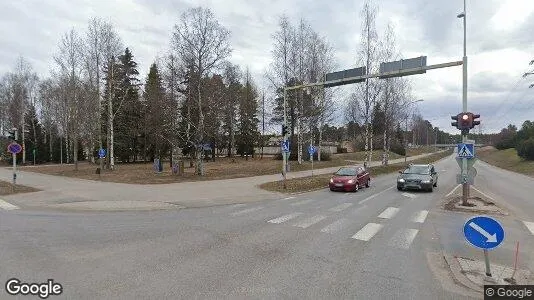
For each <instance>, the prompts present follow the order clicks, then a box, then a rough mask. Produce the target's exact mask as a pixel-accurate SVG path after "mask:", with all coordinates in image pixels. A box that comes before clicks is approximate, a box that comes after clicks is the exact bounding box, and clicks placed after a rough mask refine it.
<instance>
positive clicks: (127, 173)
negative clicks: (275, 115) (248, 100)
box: [19, 150, 403, 184]
mask: <svg viewBox="0 0 534 300" xmlns="http://www.w3.org/2000/svg"><path fill="white" fill-rule="evenodd" d="M381 155H382V151H381V150H378V151H373V160H380V159H381ZM402 157H403V156H400V155H397V154H394V153H391V155H390V159H396V158H402ZM364 158H365V152H355V153H341V154H334V155H333V156H332V160H330V161H320V162H319V161H314V163H313V167H314V169H320V168H329V167H338V166H344V165H349V164H354V163H355V162H359V163H363V160H364ZM97 167H98V165H94V164H91V163H88V162H80V163H79V164H78V171H75V170H74V166H73V165H43V166H21V167H20V168H19V169H20V170H22V171H27V172H36V173H43V174H50V175H57V176H68V177H75V178H82V179H89V180H100V179H99V175H98V174H96V172H95V171H96V168H97ZM290 168H291V172H296V171H306V170H311V162H310V161H305V162H304V163H303V164H301V165H299V164H298V163H297V162H296V161H291V162H290ZM281 169H282V161H280V160H274V159H273V158H272V157H267V156H266V157H264V158H263V159H260V158H259V157H256V158H250V157H249V159H248V160H247V159H245V158H242V157H236V158H235V160H233V161H232V159H230V158H226V157H224V158H222V157H221V158H216V160H215V161H214V162H213V161H205V162H204V170H205V176H203V177H200V176H196V175H195V174H194V172H195V168H194V167H193V168H190V167H189V160H186V161H185V174H184V175H183V176H179V175H174V174H172V170H171V168H170V165H169V162H168V161H167V162H165V163H163V172H162V173H159V174H158V173H156V172H155V171H154V169H153V168H152V164H151V163H136V164H133V163H132V164H117V165H115V170H114V171H109V170H104V172H102V174H101V180H102V181H108V182H120V183H132V184H158V183H173V182H184V181H200V180H214V179H229V178H241V177H250V176H258V175H270V174H279V173H280V172H281Z"/></svg>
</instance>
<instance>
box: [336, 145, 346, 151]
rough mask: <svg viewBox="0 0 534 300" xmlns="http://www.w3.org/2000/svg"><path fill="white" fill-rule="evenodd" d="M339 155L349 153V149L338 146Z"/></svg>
mask: <svg viewBox="0 0 534 300" xmlns="http://www.w3.org/2000/svg"><path fill="white" fill-rule="evenodd" d="M337 153H347V148H341V147H340V146H337Z"/></svg>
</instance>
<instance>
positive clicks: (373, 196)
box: [358, 186, 395, 204]
mask: <svg viewBox="0 0 534 300" xmlns="http://www.w3.org/2000/svg"><path fill="white" fill-rule="evenodd" d="M394 187H395V186H392V187H389V188H387V189H385V190H383V191H381V192H380V193H376V194H374V195H371V196H369V197H367V198H365V199H363V200H362V201H360V202H358V204H363V203H365V202H367V201H369V200H371V199H373V198H375V197H377V196H378V195H381V194H383V193H385V192H387V191H388V190H391V189H392V188H394Z"/></svg>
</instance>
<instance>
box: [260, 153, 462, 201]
mask: <svg viewBox="0 0 534 300" xmlns="http://www.w3.org/2000/svg"><path fill="white" fill-rule="evenodd" d="M451 154H452V150H449V151H445V152H442V153H436V154H432V155H429V156H427V157H423V158H419V159H416V160H413V161H411V162H410V163H414V164H427V163H433V162H435V161H438V160H440V159H442V158H444V157H447V156H449V155H451ZM405 166H406V164H405V163H404V162H402V163H397V164H390V165H388V166H378V167H371V168H370V173H371V176H373V177H374V176H378V175H381V174H389V173H395V172H397V171H399V170H401V169H403V168H404V167H405ZM331 176H332V174H321V175H316V176H308V177H301V178H293V179H288V180H286V186H287V189H284V186H283V180H279V181H273V182H267V183H264V184H262V185H260V188H262V189H264V190H268V191H273V192H281V193H299V192H306V191H313V190H319V189H323V188H327V187H328V180H330V177H331Z"/></svg>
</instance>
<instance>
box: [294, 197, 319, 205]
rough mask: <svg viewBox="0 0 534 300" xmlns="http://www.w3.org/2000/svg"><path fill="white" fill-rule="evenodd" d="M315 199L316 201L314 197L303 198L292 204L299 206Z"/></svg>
mask: <svg viewBox="0 0 534 300" xmlns="http://www.w3.org/2000/svg"><path fill="white" fill-rule="evenodd" d="M313 201H315V200H314V199H307V200H302V201H299V202H295V203H291V206H298V205H302V204H306V203H310V202H313Z"/></svg>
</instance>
